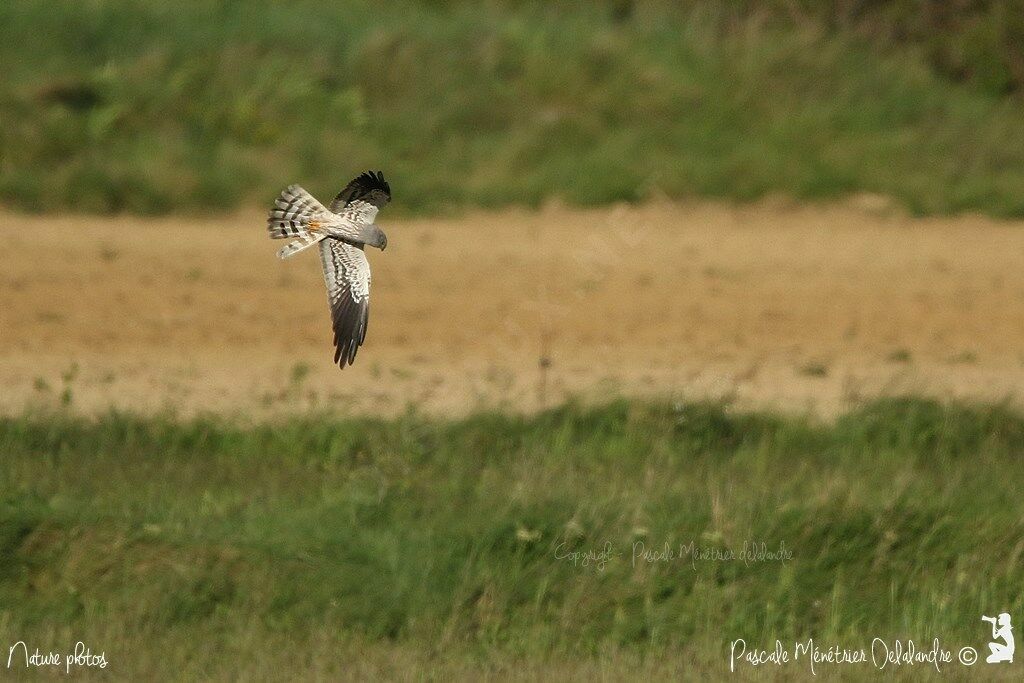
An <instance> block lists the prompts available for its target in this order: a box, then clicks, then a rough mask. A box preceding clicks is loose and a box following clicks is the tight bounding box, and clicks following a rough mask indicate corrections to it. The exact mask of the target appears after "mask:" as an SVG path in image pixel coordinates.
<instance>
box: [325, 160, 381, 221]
mask: <svg viewBox="0 0 1024 683" xmlns="http://www.w3.org/2000/svg"><path fill="white" fill-rule="evenodd" d="M390 201H391V186H390V185H388V181H386V180H384V174H383V173H381V172H380V171H367V172H365V173H363V174H361V175H360V176H358V177H356V178H354V179H353V180H352V182H350V183H349V184H348V185H346V186H345V189H344V190H342V191H341V192H339V193H338V196H337V197H335V198H334V200H333V201H332V202H331V205H330V206H329V207H328V210H330V211H333V212H334V213H336V214H340V215H342V216H345V217H346V218H349V219H350V220H352V221H353V222H355V223H372V222H373V219H374V218H376V217H377V211H378V210H380V209H383V208H384V206H385V205H386V204H387V203H388V202H390Z"/></svg>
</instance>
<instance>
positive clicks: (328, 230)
mask: <svg viewBox="0 0 1024 683" xmlns="http://www.w3.org/2000/svg"><path fill="white" fill-rule="evenodd" d="M390 201H391V186H390V185H388V182H387V181H386V180H384V175H383V174H382V173H381V172H380V171H376V172H374V171H367V172H366V173H363V174H362V175H360V176H358V177H357V178H355V179H354V180H353V181H352V182H350V183H349V184H348V185H346V186H345V189H343V190H342V191H341V192H339V193H338V196H337V197H335V198H334V200H333V201H332V202H331V204H330V206H328V207H326V208H325V207H324V205H323V204H321V203H320V202H319V201H317V200H316V198H314V197H313V195H311V194H310V193H308V192H306V191H305V190H304V189H302V188H301V187H299V186H298V185H289V186H288V188H287V189H285V191H284V192H282V193H281V194H280V196H279V197H278V198H277V199H276V200H274V208H273V209H272V210H271V211H270V215H269V216H268V217H267V231H268V232H269V233H270V237H271V239H287V238H289V237H291V238H295V239H293V240H292V241H291V242H289V243H288V244H286V245H284V247H283V248H282V249H281V250H280V251H279V252H277V255H278V257H279V258H282V259H286V258H289V257H291V256H294V255H295V254H298V253H299V252H301V251H303V250H305V249H308V248H310V247H312V246H314V245H318V246H319V248H320V261H321V262H322V264H323V267H324V282H325V283H326V285H327V301H328V303H329V304H330V307H331V323H332V325H333V327H334V362H335V363H337V364H338V366H339V367H342V368H344V367H345V365H346V364H348V365H351V364H352V361H354V360H355V358H356V351H357V350H358V349H359V346H360V345H361V344H362V343H363V340H364V339H366V323H367V321H368V319H369V314H370V263H369V261H367V260H366V254H365V253H364V252H363V247H364V245H370V246H371V247H377V248H378V249H380V250H381V251H384V248H385V247H387V246H388V238H387V235H385V234H384V231H383V230H381V229H380V228H379V227H377V225H376V224H374V219H375V218H376V217H377V212H378V211H379V210H380V209H382V208H384V206H385V205H386V204H387V203H388V202H390Z"/></svg>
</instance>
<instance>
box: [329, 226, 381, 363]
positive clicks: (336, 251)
mask: <svg viewBox="0 0 1024 683" xmlns="http://www.w3.org/2000/svg"><path fill="white" fill-rule="evenodd" d="M320 260H321V261H322V262H323V266H324V282H325V283H326V284H327V301H328V302H329V303H330V306H331V323H332V324H333V326H334V362H335V363H337V364H338V365H339V366H340V367H342V368H344V367H345V365H346V364H347V365H351V364H352V361H353V360H355V357H356V351H357V350H358V349H359V346H360V344H362V343H363V340H364V339H366V323H367V321H368V320H369V315H370V263H369V261H367V260H366V254H364V253H363V249H362V247H356V246H353V245H351V244H347V243H345V242H342V241H340V240H337V239H333V238H327V239H325V240H323V241H322V242H320Z"/></svg>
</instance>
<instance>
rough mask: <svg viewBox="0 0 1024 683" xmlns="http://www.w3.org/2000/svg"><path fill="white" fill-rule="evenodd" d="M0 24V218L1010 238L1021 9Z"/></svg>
mask: <svg viewBox="0 0 1024 683" xmlns="http://www.w3.org/2000/svg"><path fill="white" fill-rule="evenodd" d="M933 4H934V7H933V8H932V9H931V10H930V11H928V12H922V11H921V8H920V7H919V5H920V3H849V2H832V3H807V2H776V1H775V0H756V1H754V0H751V1H748V2H741V3H728V4H722V5H718V6H717V9H716V6H714V5H709V4H706V3H695V2H682V3H670V2H637V3H635V7H633V5H634V3H632V2H630V1H629V0H617V1H615V2H597V3H582V2H575V3H560V4H559V5H558V6H557V8H553V7H550V6H549V4H547V3H538V2H489V3H484V4H479V3H464V2H427V1H425V0H424V1H420V2H409V1H407V0H406V1H400V2H387V3H380V2H367V1H365V0H355V1H353V2H346V3H343V4H341V3H324V2H311V1H309V0H294V1H292V2H288V3H277V2H270V1H269V0H257V1H253V2H230V1H227V0H195V1H192V2H189V3H188V6H187V8H186V9H183V8H180V7H178V6H177V5H175V4H174V3H167V2H163V1H159V0H142V1H132V2H128V1H127V0H92V1H90V2H64V3H54V2H52V0H18V2H8V3H3V4H2V5H0V63H3V65H4V78H3V79H2V80H0V120H2V121H3V126H2V127H0V202H2V203H3V204H5V205H7V206H10V207H14V208H17V209H22V210H30V211H47V210H71V211H77V212H99V213H103V212H117V211H127V212H137V213H163V212H169V211H181V210H186V211H207V210H221V209H226V208H230V207H235V206H238V205H241V204H247V203H257V202H258V203H262V204H265V203H266V202H268V201H269V200H270V199H271V198H272V197H273V196H274V195H275V194H276V192H277V191H278V190H279V189H280V188H281V187H282V186H283V185H285V184H287V183H290V182H295V181H299V182H302V183H304V184H305V185H306V186H307V187H308V188H309V189H311V190H313V191H314V192H315V193H318V194H323V195H329V194H330V193H332V192H335V191H337V189H338V187H339V186H340V184H341V183H343V182H345V181H346V180H347V179H348V178H349V177H351V176H352V175H353V174H354V173H355V172H357V171H361V170H363V169H365V168H368V167H372V168H382V169H385V170H386V171H387V172H388V174H389V176H390V178H391V180H392V182H393V184H394V187H395V188H396V202H395V207H394V208H395V209H396V210H398V211H403V212H423V211H442V210H450V209H453V208H457V207H462V206H485V207H490V206H500V205H507V204H525V205H536V204H538V203H540V202H542V201H544V200H545V199H548V198H554V197H558V198H561V199H563V200H566V201H569V202H572V203H578V204H601V203H607V202H613V201H618V200H642V199H644V198H647V197H651V196H669V197H674V198H678V197H690V196H710V197H717V198H727V199H739V200H746V199H753V198H757V197H760V196H762V195H765V194H771V193H778V194H782V195H788V196H792V197H796V198H799V199H818V198H833V197H840V196H842V195H844V194H847V193H852V192H871V193H881V194H884V195H889V196H892V197H894V198H896V199H897V200H898V201H899V202H900V203H902V204H903V205H904V206H906V207H907V208H909V209H910V210H911V211H913V212H917V213H945V212H957V211H965V210H977V211H983V212H987V213H990V214H994V215H1001V216H1021V215H1024V133H1022V131H1024V107H1022V106H1021V104H1022V100H1021V95H1020V92H1021V84H1022V83H1024V55H1022V54H1021V45H1024V21H1022V20H1020V19H1019V17H1024V11H1021V5H1020V3H1019V2H1016V1H1011V2H981V3H958V4H957V8H956V9H955V10H953V11H947V10H946V9H944V3H933Z"/></svg>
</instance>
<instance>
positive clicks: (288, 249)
mask: <svg viewBox="0 0 1024 683" xmlns="http://www.w3.org/2000/svg"><path fill="white" fill-rule="evenodd" d="M324 237H327V235H306V236H305V237H300V238H299V239H297V240H292V241H291V242H289V243H288V244H286V245H284V246H283V247H281V250H280V251H278V252H277V257H278V258H280V259H286V258H288V257H289V256H295V255H296V254H298V253H299V252H300V251H304V250H306V249H309V248H310V247H311V246H313V245H314V244H317V243H318V242H319V241H320V240H322V239H323V238H324Z"/></svg>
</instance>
